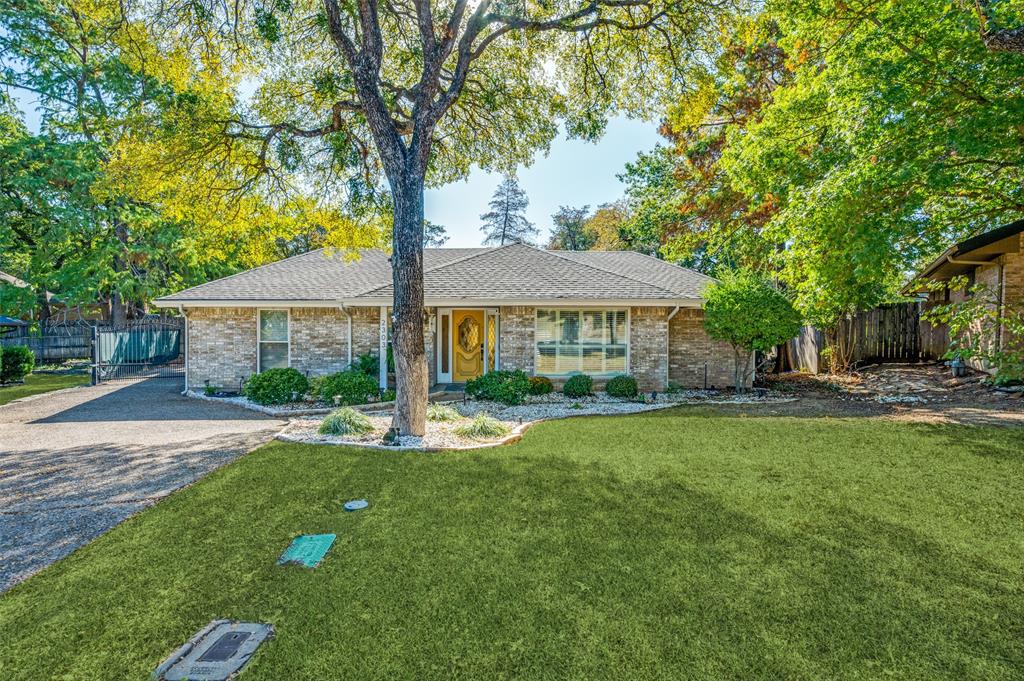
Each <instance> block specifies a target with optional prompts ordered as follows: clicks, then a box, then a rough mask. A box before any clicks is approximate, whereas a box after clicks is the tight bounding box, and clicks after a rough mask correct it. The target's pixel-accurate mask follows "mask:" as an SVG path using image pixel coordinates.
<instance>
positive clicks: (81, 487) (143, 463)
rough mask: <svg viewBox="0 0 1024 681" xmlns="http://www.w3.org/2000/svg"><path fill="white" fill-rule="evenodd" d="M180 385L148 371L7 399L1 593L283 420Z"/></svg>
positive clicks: (0, 455)
mask: <svg viewBox="0 0 1024 681" xmlns="http://www.w3.org/2000/svg"><path fill="white" fill-rule="evenodd" d="M181 387H182V386H181V384H180V383H179V382H178V381H175V380H168V379H149V380H142V381H137V382H133V383H112V384H106V385H101V386H94V387H87V388H76V389H72V390H67V391H63V392H58V393H52V394H49V395H41V396H39V397H35V398H30V399H27V400H24V401H21V402H12V403H9V404H7V405H3V406H0V592H2V591H5V590H7V589H9V588H10V587H12V586H14V584H16V583H18V582H20V581H21V580H23V579H26V578H27V577H29V576H30V575H32V574H33V573H35V572H37V571H39V570H40V569H42V568H44V567H46V566H47V565H49V564H50V563H52V562H53V561H55V560H57V559H59V558H62V557H64V556H66V555H67V554H69V553H71V552H72V551H74V550H75V549H76V548H78V547H79V546H81V545H83V544H85V543H86V542H88V541H90V540H92V539H94V538H96V537H97V536H99V535H100V534H102V533H104V532H106V531H107V530H109V529H110V528H112V527H113V526H114V525H116V524H118V523H119V522H121V521H122V520H124V519H125V518H127V517H128V516H130V515H132V514H133V513H136V512H137V511H139V510H140V509H142V508H144V507H146V506H149V505H151V504H153V503H155V502H156V501H158V500H159V499H160V498H162V497H164V496H166V495H167V494H169V493H171V492H172V491H174V490H175V489H177V488H179V487H181V486H183V485H187V484H189V483H191V482H193V481H195V480H196V479H198V478H200V477H202V476H204V475H206V474H207V473H209V472H210V471H212V470H214V469H215V468H218V467H219V466H222V465H224V464H226V463H228V462H230V461H233V460H234V459H235V458H237V457H238V456H240V455H242V454H244V453H246V452H248V451H250V450H251V449H253V448H254V447H256V446H258V445H260V444H261V443H263V442H266V441H267V440H269V439H270V438H271V437H273V435H274V434H275V433H276V432H277V431H278V430H280V428H281V427H282V426H283V425H284V422H283V421H280V420H277V419H273V418H269V417H266V416H263V415H262V414H257V413H254V412H251V411H247V410H245V409H241V408H239V407H234V406H231V405H226V404H224V405H222V404H215V403H209V402H200V401H198V400H192V399H189V398H186V397H182V396H181V395H180V394H179V393H180V391H181Z"/></svg>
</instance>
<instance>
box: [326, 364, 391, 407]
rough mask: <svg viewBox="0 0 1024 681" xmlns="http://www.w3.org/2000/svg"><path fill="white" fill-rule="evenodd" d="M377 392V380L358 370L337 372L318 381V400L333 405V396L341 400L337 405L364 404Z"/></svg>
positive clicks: (378, 390)
mask: <svg viewBox="0 0 1024 681" xmlns="http://www.w3.org/2000/svg"><path fill="white" fill-rule="evenodd" d="M379 392H380V389H379V388H378V387H377V379H375V378H374V377H373V376H370V375H368V374H364V373H363V372H362V371H359V370H358V369H347V370H345V371H339V372H338V373H336V374H331V375H330V376H324V377H323V378H322V379H320V399H321V400H323V401H324V402H327V403H328V404H334V397H335V395H337V396H339V397H340V398H341V399H340V400H339V401H338V404H366V403H367V402H369V401H370V399H371V398H373V397H376V396H377V395H378V393H379Z"/></svg>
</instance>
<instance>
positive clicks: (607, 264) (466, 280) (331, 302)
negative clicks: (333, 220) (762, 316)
mask: <svg viewBox="0 0 1024 681" xmlns="http://www.w3.org/2000/svg"><path fill="white" fill-rule="evenodd" d="M423 257H424V285H425V306H426V319H427V324H426V325H425V335H426V338H425V342H426V350H427V357H428V362H429V370H430V382H431V384H432V385H436V384H449V383H463V382H465V381H467V380H469V379H471V378H474V377H476V376H479V375H481V374H483V373H485V372H487V371H489V370H492V369H522V370H524V371H526V372H527V373H529V374H531V375H543V376H549V377H551V378H552V379H553V380H555V381H556V382H558V381H560V380H562V379H564V378H565V377H567V376H569V375H571V374H574V373H580V372H582V373H586V374H590V375H592V376H594V377H595V379H596V380H597V381H598V382H599V383H600V382H601V381H602V379H605V378H607V377H610V376H613V375H615V374H622V373H628V374H632V375H633V376H635V377H636V378H637V380H638V382H639V383H640V385H641V387H642V389H644V390H665V389H666V387H668V385H669V384H670V383H672V384H677V385H679V386H681V387H685V388H695V387H703V386H704V385H705V382H706V384H707V385H708V386H718V387H724V386H728V385H731V383H732V371H733V354H732V350H731V348H730V347H729V346H728V345H726V344H724V343H719V342H715V341H712V340H711V339H710V338H708V336H707V334H706V333H705V331H704V325H703V319H704V312H703V310H702V309H701V305H702V298H701V293H702V290H703V288H704V287H705V286H706V285H707V284H709V283H710V282H712V281H713V280H712V279H710V278H709V277H706V276H704V275H702V274H699V273H698V272H695V271H693V270H689V269H684V268H682V267H678V266H676V265H672V264H669V263H666V262H664V261H662V260H658V259H656V258H652V257H650V256H646V255H643V254H640V253H633V252H629V251H608V252H598V251H582V252H572V251H558V252H553V251H544V250H540V249H537V248H533V247H531V246H526V245H523V244H511V245H507V246H502V247H498V248H428V249H425V250H424V253H423ZM392 297H393V290H392V285H391V265H390V262H389V260H388V255H387V254H386V253H384V252H382V251H375V250H366V251H361V252H360V257H359V258H358V259H352V258H351V257H348V258H347V257H346V256H345V254H344V253H334V254H333V255H328V254H327V253H326V252H325V251H322V250H318V251H313V252H311V253H306V254H304V255H299V256H295V257H292V258H288V259H286V260H281V261H279V262H275V263H272V264H269V265H264V266H263V267H258V268H256V269H253V270H249V271H247V272H242V273H240V274H236V275H233V276H230V277H226V278H224V279H219V280H217V281H212V282H210V283H207V284H203V285H201V286H196V287H194V288H190V289H187V290H185V291H181V292H179V293H175V294H173V295H169V296H165V297H162V298H159V299H157V300H156V301H155V304H156V305H157V306H160V307H165V308H167V307H170V308H177V309H179V310H181V311H182V312H183V313H184V314H185V315H186V316H187V318H188V324H187V334H186V376H187V382H188V385H190V386H201V385H203V384H204V383H206V382H207V381H209V384H210V385H216V386H218V387H223V388H229V389H236V388H237V387H238V386H239V385H240V383H241V381H243V380H244V379H246V378H247V377H249V376H250V375H252V374H253V373H256V372H258V371H262V370H264V369H268V368H271V367H285V366H291V367H294V368H295V369H298V370H299V371H302V372H304V373H307V374H309V375H311V376H312V375H321V374H327V373H331V372H335V371H339V370H341V369H344V368H346V367H347V366H348V365H349V364H350V363H351V362H352V360H353V359H354V358H356V357H357V356H359V355H360V354H363V353H372V354H374V355H377V356H378V357H380V356H384V355H385V354H386V351H387V343H388V337H389V333H390V329H389V326H390V323H389V321H388V320H389V318H390V314H389V313H388V309H389V308H388V306H389V305H390V304H391V302H392ZM380 364H381V365H382V366H381V369H380V372H381V373H380V382H381V386H382V387H383V386H385V385H386V383H387V375H386V363H385V362H381V363H380Z"/></svg>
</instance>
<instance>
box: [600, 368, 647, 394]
mask: <svg viewBox="0 0 1024 681" xmlns="http://www.w3.org/2000/svg"><path fill="white" fill-rule="evenodd" d="M604 389H605V392H607V393H608V394H609V395H611V396H612V397H625V398H631V397H636V396H637V395H638V394H640V389H639V388H638V387H637V385H636V379H635V378H633V377H632V376H627V375H626V374H620V375H619V376H613V377H611V378H609V379H608V382H607V383H606V384H605V386H604Z"/></svg>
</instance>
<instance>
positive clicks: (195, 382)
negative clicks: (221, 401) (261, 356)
mask: <svg viewBox="0 0 1024 681" xmlns="http://www.w3.org/2000/svg"><path fill="white" fill-rule="evenodd" d="M186 315H187V317H188V384H189V386H190V387H191V388H193V389H201V388H202V386H203V384H204V382H205V381H210V385H215V386H218V387H221V388H225V389H228V390H237V389H238V384H239V381H241V380H242V379H245V378H248V377H249V376H251V375H253V374H254V373H256V310H254V309H252V308H222V307H216V308H213V307H205V308H192V309H190V310H186Z"/></svg>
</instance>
